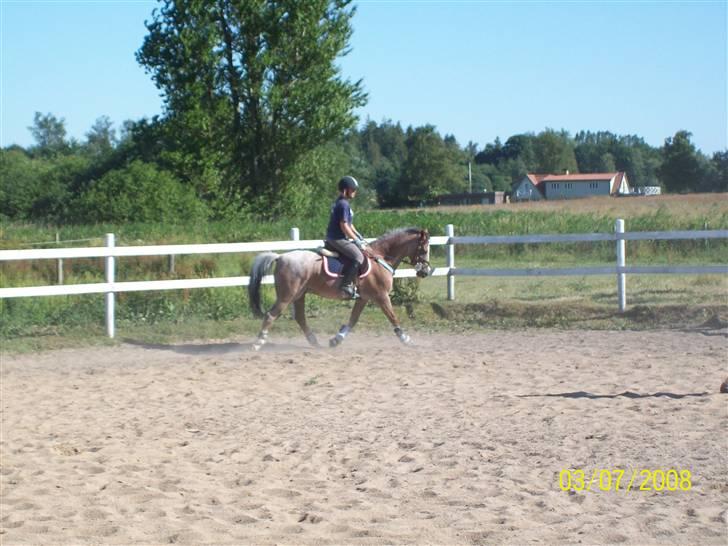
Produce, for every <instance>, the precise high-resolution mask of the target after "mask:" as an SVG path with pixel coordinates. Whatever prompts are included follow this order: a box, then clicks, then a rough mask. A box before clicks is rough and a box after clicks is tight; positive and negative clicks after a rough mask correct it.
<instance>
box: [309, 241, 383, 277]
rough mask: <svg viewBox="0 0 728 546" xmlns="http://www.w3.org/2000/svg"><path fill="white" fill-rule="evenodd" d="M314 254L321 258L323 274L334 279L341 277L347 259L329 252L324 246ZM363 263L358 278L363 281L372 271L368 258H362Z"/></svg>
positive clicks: (331, 251) (370, 261) (334, 252)
mask: <svg viewBox="0 0 728 546" xmlns="http://www.w3.org/2000/svg"><path fill="white" fill-rule="evenodd" d="M315 252H316V254H318V255H319V256H321V258H323V259H322V261H323V269H324V273H326V275H328V276H329V277H332V278H334V279H336V278H339V277H341V276H342V275H341V272H342V271H343V270H344V264H345V263H347V262H349V261H350V260H349V258H347V257H346V256H342V255H341V254H339V253H338V252H336V251H335V250H331V249H329V248H327V247H326V246H320V247H318V248H317V249H316V250H315ZM364 258H365V259H364V263H363V264H361V266H360V267H359V278H360V279H363V278H364V277H366V276H367V275H369V273H370V272H371V270H372V260H371V258H370V257H369V256H366V255H365V256H364Z"/></svg>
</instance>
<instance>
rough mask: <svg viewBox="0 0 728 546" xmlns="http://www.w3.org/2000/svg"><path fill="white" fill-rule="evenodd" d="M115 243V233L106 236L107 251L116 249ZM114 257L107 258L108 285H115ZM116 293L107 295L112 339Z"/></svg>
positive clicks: (107, 318) (109, 327) (107, 319)
mask: <svg viewBox="0 0 728 546" xmlns="http://www.w3.org/2000/svg"><path fill="white" fill-rule="evenodd" d="M114 246H116V245H115V241H114V234H113V233H107V234H106V248H107V250H109V251H111V250H112V249H113V248H114ZM114 266H115V263H114V257H113V256H107V257H106V282H107V283H113V282H114V277H115V275H114ZM114 303H115V300H114V292H113V290H112V291H111V292H107V293H106V333H107V334H108V336H109V337H110V338H113V337H114Z"/></svg>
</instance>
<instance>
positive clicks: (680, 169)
mask: <svg viewBox="0 0 728 546" xmlns="http://www.w3.org/2000/svg"><path fill="white" fill-rule="evenodd" d="M691 136H692V133H690V132H688V131H678V132H677V133H675V136H674V137H671V138H670V137H668V138H667V139H665V146H664V147H663V149H662V154H663V161H662V165H661V166H660V169H659V176H660V179H661V180H662V182H663V183H664V184H665V188H666V189H667V190H668V191H670V192H679V191H694V190H696V189H697V188H698V187H699V186H700V182H701V177H702V176H701V175H702V172H701V168H700V161H699V158H698V153H697V151H696V149H695V145H694V144H693V143H692V142H690V137H691Z"/></svg>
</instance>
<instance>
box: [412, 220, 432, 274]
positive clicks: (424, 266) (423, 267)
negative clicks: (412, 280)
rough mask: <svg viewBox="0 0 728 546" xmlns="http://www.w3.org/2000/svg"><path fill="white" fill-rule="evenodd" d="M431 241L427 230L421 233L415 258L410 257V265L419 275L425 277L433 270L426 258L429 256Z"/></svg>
mask: <svg viewBox="0 0 728 546" xmlns="http://www.w3.org/2000/svg"><path fill="white" fill-rule="evenodd" d="M429 240H430V234H429V233H427V230H424V229H423V230H422V231H420V238H419V240H418V241H417V248H416V249H415V253H414V255H413V256H410V258H409V260H410V261H409V263H410V265H412V266H413V267H414V269H415V271H416V272H417V274H418V275H424V276H427V274H428V271H430V270H431V269H432V268H431V267H430V262H429V261H427V259H426V258H425V256H427V249H426V246H427V243H428V241H429Z"/></svg>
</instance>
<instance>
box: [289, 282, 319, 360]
mask: <svg viewBox="0 0 728 546" xmlns="http://www.w3.org/2000/svg"><path fill="white" fill-rule="evenodd" d="M293 314H294V316H295V317H296V322H297V323H298V325H299V326H300V327H301V331H302V332H303V335H304V336H306V339H307V340H308V342H309V343H310V344H311V345H312V346H314V347H321V345H319V342H318V340H317V339H316V336H315V335H314V333H313V332H312V331H311V329H310V328H309V327H308V324H306V294H305V293H304V294H303V295H302V296H301V297H300V298H298V299H297V300H296V301H294V302H293Z"/></svg>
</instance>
